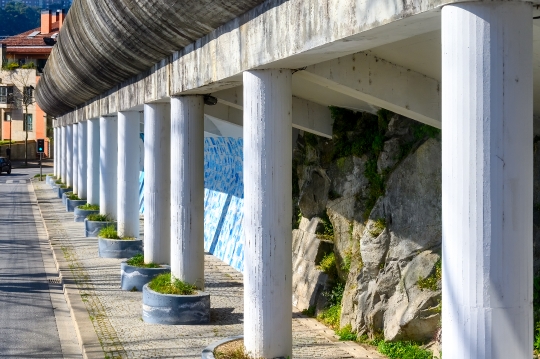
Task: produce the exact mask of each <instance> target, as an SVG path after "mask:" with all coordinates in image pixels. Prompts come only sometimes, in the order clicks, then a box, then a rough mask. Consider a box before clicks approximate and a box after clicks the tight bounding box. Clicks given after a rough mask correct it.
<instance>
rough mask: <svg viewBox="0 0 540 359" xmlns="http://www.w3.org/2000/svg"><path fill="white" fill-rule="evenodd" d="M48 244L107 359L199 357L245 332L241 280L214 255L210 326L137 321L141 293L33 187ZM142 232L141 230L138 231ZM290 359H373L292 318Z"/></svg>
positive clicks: (49, 196)
mask: <svg viewBox="0 0 540 359" xmlns="http://www.w3.org/2000/svg"><path fill="white" fill-rule="evenodd" d="M34 186H35V191H36V194H37V197H38V200H39V202H40V207H41V211H42V215H43V217H44V219H45V223H46V225H47V228H48V231H49V236H50V238H51V241H53V242H55V243H58V244H59V245H60V246H61V248H62V252H63V254H64V257H65V258H66V261H67V262H68V264H69V267H70V268H71V271H72V273H73V275H74V277H75V278H76V280H75V281H76V283H77V287H78V289H79V291H80V293H81V296H82V298H83V301H84V303H85V306H86V309H87V311H88V313H89V316H90V319H91V320H92V324H93V327H94V328H95V331H96V333H97V336H98V338H99V341H100V343H101V346H102V347H103V350H104V352H105V353H106V358H107V357H108V358H200V357H201V351H202V349H203V348H204V347H206V346H207V345H209V344H210V343H212V342H215V341H217V340H220V339H222V338H225V337H230V336H234V335H240V334H242V331H243V324H242V321H243V284H242V275H241V274H240V273H239V272H237V271H236V270H235V269H233V268H232V267H230V266H228V265H226V264H224V263H223V262H221V261H220V260H218V259H217V258H215V257H214V256H212V255H206V257H205V260H206V261H205V274H206V278H205V279H206V291H208V292H210V294H211V303H212V312H211V323H210V324H208V325H201V326H185V325H176V326H165V325H151V324H147V323H144V322H143V321H142V319H141V306H142V304H141V303H142V293H140V292H128V291H121V290H120V289H119V288H120V262H121V260H118V259H105V258H98V253H97V240H96V239H95V238H85V237H84V236H83V235H84V226H83V224H82V223H74V222H73V214H72V213H66V212H65V210H64V208H63V206H62V205H61V201H60V200H59V199H57V198H56V197H55V194H54V193H53V191H52V190H50V187H49V186H47V185H45V184H43V183H37V182H35V183H34ZM141 233H142V229H141ZM293 332H294V348H293V356H294V358H306V359H308V358H309V359H312V358H377V357H378V356H377V355H376V354H374V353H372V352H368V351H366V350H365V349H364V348H362V347H361V346H359V345H357V344H353V343H343V342H337V341H335V339H334V338H333V337H332V333H331V331H329V330H328V329H327V328H326V327H324V326H322V325H321V324H320V323H318V322H317V321H316V320H314V319H311V318H305V317H303V316H301V315H299V314H295V315H294V319H293Z"/></svg>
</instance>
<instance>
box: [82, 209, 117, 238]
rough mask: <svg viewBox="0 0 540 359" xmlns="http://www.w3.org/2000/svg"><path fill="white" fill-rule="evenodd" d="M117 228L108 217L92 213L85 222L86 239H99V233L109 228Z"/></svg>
mask: <svg viewBox="0 0 540 359" xmlns="http://www.w3.org/2000/svg"><path fill="white" fill-rule="evenodd" d="M111 225H112V226H114V227H116V223H115V222H114V221H113V220H112V219H111V218H110V217H109V216H107V215H104V214H99V213H92V214H89V215H88V216H87V217H86V219H85V220H84V229H85V236H86V237H97V236H98V233H99V231H100V230H101V229H102V228H104V227H107V226H111Z"/></svg>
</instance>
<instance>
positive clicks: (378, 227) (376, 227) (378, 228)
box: [369, 218, 386, 237]
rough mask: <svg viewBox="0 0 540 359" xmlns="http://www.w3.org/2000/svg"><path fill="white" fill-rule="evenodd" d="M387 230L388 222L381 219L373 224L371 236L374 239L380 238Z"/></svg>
mask: <svg viewBox="0 0 540 359" xmlns="http://www.w3.org/2000/svg"><path fill="white" fill-rule="evenodd" d="M385 228H386V220H385V219H384V218H379V219H377V220H376V221H374V222H373V224H372V225H371V229H370V231H369V234H371V236H372V237H378V236H379V235H380V234H381V233H382V232H383V231H384V229H385Z"/></svg>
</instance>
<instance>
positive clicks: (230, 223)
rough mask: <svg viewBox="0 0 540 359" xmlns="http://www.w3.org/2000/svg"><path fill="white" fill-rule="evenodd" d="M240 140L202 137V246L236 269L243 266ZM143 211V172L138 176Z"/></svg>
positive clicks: (241, 142) (242, 196) (242, 201)
mask: <svg viewBox="0 0 540 359" xmlns="http://www.w3.org/2000/svg"><path fill="white" fill-rule="evenodd" d="M242 147H243V141H242V139H241V138H240V139H238V138H230V137H206V138H205V141H204V187H205V191H204V249H205V251H207V252H210V253H212V254H213V255H215V256H216V257H218V258H220V259H221V260H223V261H224V262H225V263H227V264H229V265H231V266H232V267H233V268H236V269H237V270H239V271H243V269H244V248H243V246H244V241H243V219H244V214H243V206H244V183H243V177H242V169H243V162H242V161H243V159H242V158H243V153H242ZM139 184H140V186H139V203H140V209H141V213H142V212H143V211H144V200H143V186H144V172H141V175H140V178H139Z"/></svg>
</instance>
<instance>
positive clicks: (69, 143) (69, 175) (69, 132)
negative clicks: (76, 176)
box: [64, 125, 73, 187]
mask: <svg viewBox="0 0 540 359" xmlns="http://www.w3.org/2000/svg"><path fill="white" fill-rule="evenodd" d="M65 154H66V161H65V163H66V180H65V181H64V183H65V184H66V185H67V186H68V187H73V125H67V126H66V152H65Z"/></svg>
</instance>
